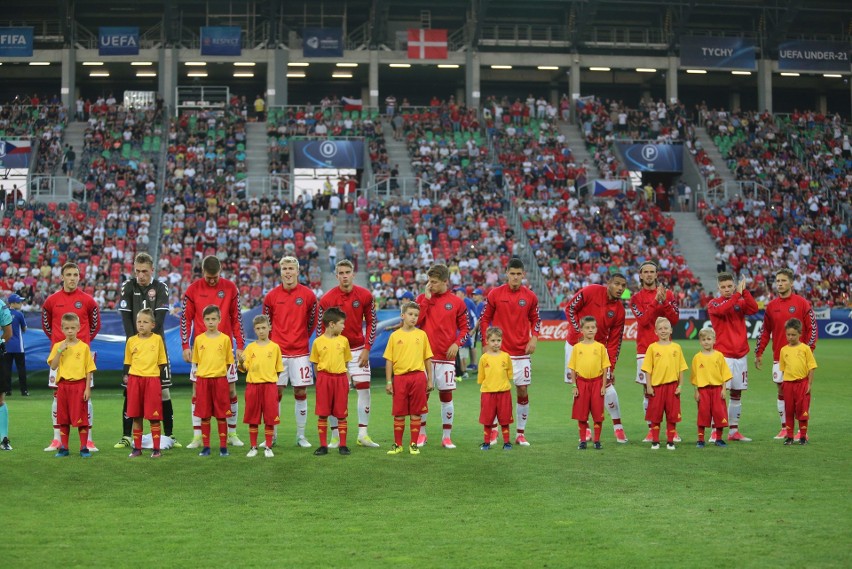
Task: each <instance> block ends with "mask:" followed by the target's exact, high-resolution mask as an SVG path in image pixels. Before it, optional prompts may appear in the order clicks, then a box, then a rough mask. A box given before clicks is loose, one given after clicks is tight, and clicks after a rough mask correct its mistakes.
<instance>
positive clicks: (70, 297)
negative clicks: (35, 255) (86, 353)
mask: <svg viewBox="0 0 852 569" xmlns="http://www.w3.org/2000/svg"><path fill="white" fill-rule="evenodd" d="M79 284H80V267H78V266H77V265H76V264H75V263H65V264H64V265H62V290H58V291H56V292H55V293H53V294H51V295H50V296H48V297H47V299H46V300H45V301H44V304H43V305H42V307H41V326H42V329H43V330H44V333H45V334H47V337H48V338H49V339H50V343H51V345H53V344H56V343H57V342H62V341H63V340H65V334H63V333H62V315H63V314H66V313H68V312H73V313H74V314H76V315H77V317H78V318H79V319H80V332H79V333H78V334H77V338H79V339H80V340H81V341H83V342H85V343H86V344H87V345H89V346H91V344H92V340H94V339H95V336H97V335H98V332H99V331H100V329H101V313H100V310H99V309H98V303H97V302H95V299H94V298H93V297H92V296H91V295H89V294H86V293H85V292H83V290H81V289H80V288H78V285H79ZM47 381H48V383H47V384H48V386H49V387H50V388H51V389H52V390H53V405H52V408H51V417H52V421H53V440H52V441H51V442H50V445H48V447H47V448H46V449H44V450H45V451H46V452H51V451H56V450H58V449H59V447H60V446H61V443H60V440H59V425H57V424H56V370H50V374H49V375H48V380H47ZM93 419H94V413H93V409H92V400H91V398H90V399H89V439H88V442H87V443H86V446H87V447H88V449H89V451H90V452H96V451H97V450H98V448H97V447H96V446H95V443H94V442H92V420H93Z"/></svg>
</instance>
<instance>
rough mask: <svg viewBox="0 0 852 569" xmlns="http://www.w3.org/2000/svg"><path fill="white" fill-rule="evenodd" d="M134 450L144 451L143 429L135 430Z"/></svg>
mask: <svg viewBox="0 0 852 569" xmlns="http://www.w3.org/2000/svg"><path fill="white" fill-rule="evenodd" d="M133 448H134V449H135V450H142V429H133Z"/></svg>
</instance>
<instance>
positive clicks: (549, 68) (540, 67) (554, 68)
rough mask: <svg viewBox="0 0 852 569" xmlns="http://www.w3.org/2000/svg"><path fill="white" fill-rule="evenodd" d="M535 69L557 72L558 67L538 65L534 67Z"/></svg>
mask: <svg viewBox="0 0 852 569" xmlns="http://www.w3.org/2000/svg"><path fill="white" fill-rule="evenodd" d="M536 69H539V70H541V71H558V70H559V67H557V66H556V65H539V66H538V67H536Z"/></svg>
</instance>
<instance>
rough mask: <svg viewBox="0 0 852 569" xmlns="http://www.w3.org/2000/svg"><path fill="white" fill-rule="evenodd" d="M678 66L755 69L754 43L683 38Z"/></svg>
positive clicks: (727, 39) (719, 39)
mask: <svg viewBox="0 0 852 569" xmlns="http://www.w3.org/2000/svg"><path fill="white" fill-rule="evenodd" d="M680 64H681V65H682V66H683V67H690V68H692V67H698V68H701V69H746V70H749V71H754V70H755V69H757V59H756V57H755V45H754V42H753V41H752V40H750V39H746V38H717V37H700V36H684V37H682V38H680Z"/></svg>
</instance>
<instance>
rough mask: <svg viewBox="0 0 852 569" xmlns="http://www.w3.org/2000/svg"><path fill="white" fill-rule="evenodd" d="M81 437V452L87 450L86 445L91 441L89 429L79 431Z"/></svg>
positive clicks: (84, 428) (83, 428)
mask: <svg viewBox="0 0 852 569" xmlns="http://www.w3.org/2000/svg"><path fill="white" fill-rule="evenodd" d="M77 433H78V434H79V435H80V450H86V443H87V442H88V440H89V427H80V428H79V429H77Z"/></svg>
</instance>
